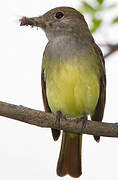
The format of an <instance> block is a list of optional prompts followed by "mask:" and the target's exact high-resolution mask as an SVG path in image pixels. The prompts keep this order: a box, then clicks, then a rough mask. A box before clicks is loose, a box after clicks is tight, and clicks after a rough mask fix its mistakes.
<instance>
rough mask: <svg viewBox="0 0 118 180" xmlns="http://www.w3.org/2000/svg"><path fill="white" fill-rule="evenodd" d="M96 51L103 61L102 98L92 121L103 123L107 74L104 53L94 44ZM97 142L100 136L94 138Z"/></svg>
mask: <svg viewBox="0 0 118 180" xmlns="http://www.w3.org/2000/svg"><path fill="white" fill-rule="evenodd" d="M94 49H95V53H96V55H97V56H98V57H100V58H99V59H100V61H101V65H102V68H101V79H100V96H99V99H98V103H97V106H96V109H95V111H94V114H93V115H92V116H91V119H92V120H93V121H102V119H103V114H104V107H105V100H106V73H105V62H104V57H103V54H102V51H101V50H100V48H99V47H98V46H97V44H94ZM94 138H95V140H96V141H97V142H99V140H100V137H99V136H94Z"/></svg>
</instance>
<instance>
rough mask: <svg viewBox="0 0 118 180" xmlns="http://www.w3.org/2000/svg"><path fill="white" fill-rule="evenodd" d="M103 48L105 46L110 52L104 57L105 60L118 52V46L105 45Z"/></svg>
mask: <svg viewBox="0 0 118 180" xmlns="http://www.w3.org/2000/svg"><path fill="white" fill-rule="evenodd" d="M102 46H105V47H106V48H108V52H107V53H106V54H105V55H104V58H107V57H108V56H110V55H111V54H113V53H115V52H116V51H118V44H109V43H108V44H104V45H102Z"/></svg>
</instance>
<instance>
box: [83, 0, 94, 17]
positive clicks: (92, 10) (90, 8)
mask: <svg viewBox="0 0 118 180" xmlns="http://www.w3.org/2000/svg"><path fill="white" fill-rule="evenodd" d="M83 8H84V9H85V10H86V11H88V12H90V13H92V14H93V13H95V9H94V8H93V7H92V6H91V5H90V4H88V3H87V2H85V1H83Z"/></svg>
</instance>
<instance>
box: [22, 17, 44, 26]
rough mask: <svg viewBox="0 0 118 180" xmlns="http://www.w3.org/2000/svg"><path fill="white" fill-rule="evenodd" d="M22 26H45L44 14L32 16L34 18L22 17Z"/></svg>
mask: <svg viewBox="0 0 118 180" xmlns="http://www.w3.org/2000/svg"><path fill="white" fill-rule="evenodd" d="M19 21H20V26H28V25H30V26H32V27H34V26H36V27H40V28H43V29H44V28H45V23H44V20H43V16H39V17H32V18H28V17H22V18H21V19H20V20H19Z"/></svg>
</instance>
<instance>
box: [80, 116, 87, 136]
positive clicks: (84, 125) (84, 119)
mask: <svg viewBox="0 0 118 180" xmlns="http://www.w3.org/2000/svg"><path fill="white" fill-rule="evenodd" d="M86 123H87V116H86V115H85V116H83V117H82V127H81V134H82V133H83V129H84V128H85V127H86Z"/></svg>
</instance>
